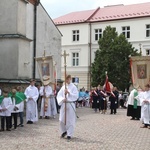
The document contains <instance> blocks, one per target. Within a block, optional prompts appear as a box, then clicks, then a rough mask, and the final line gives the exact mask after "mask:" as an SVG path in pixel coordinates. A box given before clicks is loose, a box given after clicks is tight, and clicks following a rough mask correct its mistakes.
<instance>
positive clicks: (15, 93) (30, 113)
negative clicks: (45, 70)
mask: <svg viewBox="0 0 150 150" xmlns="http://www.w3.org/2000/svg"><path fill="white" fill-rule="evenodd" d="M42 85H43V86H40V85H39V86H37V87H36V86H35V80H33V79H32V80H30V85H29V86H28V87H27V88H26V89H25V91H24V92H23V91H22V87H21V86H18V87H17V88H15V89H12V90H11V91H9V90H8V89H7V88H4V89H3V90H0V95H1V96H0V116H1V130H0V132H2V131H5V129H6V130H7V131H11V130H12V129H13V127H14V130H16V129H17V127H24V110H25V109H26V123H27V124H33V123H34V122H37V121H38V119H43V118H45V119H50V118H54V119H55V116H56V114H57V113H60V115H59V121H60V132H61V137H62V138H64V137H65V136H66V135H67V139H68V140H70V139H71V137H72V136H73V132H74V127H75V122H76V117H77V116H76V112H75V111H76V108H81V107H89V108H92V109H93V110H94V112H95V113H97V112H101V114H105V113H106V111H107V109H108V108H110V114H116V113H117V108H118V107H122V108H126V107H127V116H131V117H132V118H131V120H135V119H137V120H139V119H141V121H142V123H143V125H142V126H141V128H149V129H150V85H149V84H147V85H146V86H145V91H142V90H141V89H140V87H139V85H136V84H135V85H134V89H133V90H132V91H131V92H130V95H129V97H128V94H124V95H123V94H122V93H121V92H119V91H118V90H117V88H116V87H113V88H112V90H111V92H110V91H109V92H108V91H106V90H105V88H104V87H101V86H100V85H99V86H97V87H93V88H92V89H91V91H87V90H85V89H84V88H82V89H80V90H79V91H78V90H77V87H76V86H75V85H74V84H73V83H71V76H70V75H68V76H67V77H66V85H65V86H62V87H61V88H60V87H59V86H57V88H56V93H55V92H54V91H53V89H52V87H51V86H50V79H49V77H47V76H45V77H43V81H42ZM55 94H56V95H55ZM25 102H26V107H25V109H24V103H25ZM38 103H39V104H40V105H39V104H38ZM38 105H39V106H40V107H38ZM38 109H39V110H38ZM65 109H66V110H67V112H65ZM66 113H67V114H66ZM38 115H39V117H38ZM18 116H19V118H20V119H19V121H20V123H18Z"/></svg>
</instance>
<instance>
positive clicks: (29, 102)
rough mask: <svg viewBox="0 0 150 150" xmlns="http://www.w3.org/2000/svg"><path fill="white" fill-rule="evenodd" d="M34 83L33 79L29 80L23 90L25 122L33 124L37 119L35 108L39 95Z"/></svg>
mask: <svg viewBox="0 0 150 150" xmlns="http://www.w3.org/2000/svg"><path fill="white" fill-rule="evenodd" d="M34 85H35V80H34V79H32V80H31V81H30V86H28V87H27V88H26V90H25V93H24V94H25V96H26V98H27V99H26V120H27V124H33V123H34V122H36V121H38V110H37V99H38V97H39V92H38V89H37V87H35V86H34Z"/></svg>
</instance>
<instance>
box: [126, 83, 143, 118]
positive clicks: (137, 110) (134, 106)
mask: <svg viewBox="0 0 150 150" xmlns="http://www.w3.org/2000/svg"><path fill="white" fill-rule="evenodd" d="M133 87H134V89H133V90H132V91H131V93H130V95H129V97H128V101H127V116H131V117H132V118H131V120H135V119H137V120H139V119H140V118H141V105H140V100H138V99H137V97H138V95H139V93H140V92H139V87H140V86H139V85H138V84H134V85H133Z"/></svg>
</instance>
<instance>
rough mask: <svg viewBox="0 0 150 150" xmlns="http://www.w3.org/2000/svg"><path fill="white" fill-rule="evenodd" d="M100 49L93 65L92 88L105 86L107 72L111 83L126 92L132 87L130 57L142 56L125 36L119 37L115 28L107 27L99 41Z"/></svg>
mask: <svg viewBox="0 0 150 150" xmlns="http://www.w3.org/2000/svg"><path fill="white" fill-rule="evenodd" d="M98 44H99V49H98V50H97V51H96V53H95V60H94V63H93V64H92V68H91V75H92V86H97V85H98V84H100V85H103V84H104V82H105V72H106V71H107V72H108V77H109V81H110V82H111V83H112V84H113V85H114V86H117V87H118V88H119V89H120V90H124V89H125V88H128V87H129V86H130V79H131V75H130V61H129V59H130V58H129V57H130V56H136V55H140V54H139V53H138V52H137V50H135V49H134V48H133V47H132V45H131V43H129V42H128V40H127V39H126V38H125V36H124V35H123V34H120V35H118V33H117V32H116V31H115V29H114V28H111V26H107V27H106V29H105V30H104V32H103V36H102V38H100V39H99V42H98Z"/></svg>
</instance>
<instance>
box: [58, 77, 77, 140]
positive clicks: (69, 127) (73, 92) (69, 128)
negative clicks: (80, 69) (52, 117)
mask: <svg viewBox="0 0 150 150" xmlns="http://www.w3.org/2000/svg"><path fill="white" fill-rule="evenodd" d="M66 84H67V85H66V89H65V85H64V86H63V87H62V88H61V89H60V91H59V92H58V95H57V101H58V104H59V105H60V106H61V108H60V116H59V121H60V132H61V137H62V138H64V137H65V136H66V135H67V139H68V140H70V139H71V137H72V136H73V133H74V128H75V122H76V114H75V109H76V108H75V101H76V100H77V99H78V94H79V92H78V90H77V88H76V86H75V85H74V84H73V83H71V76H70V75H68V76H67V77H66ZM65 94H66V98H65ZM65 103H66V124H65Z"/></svg>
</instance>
